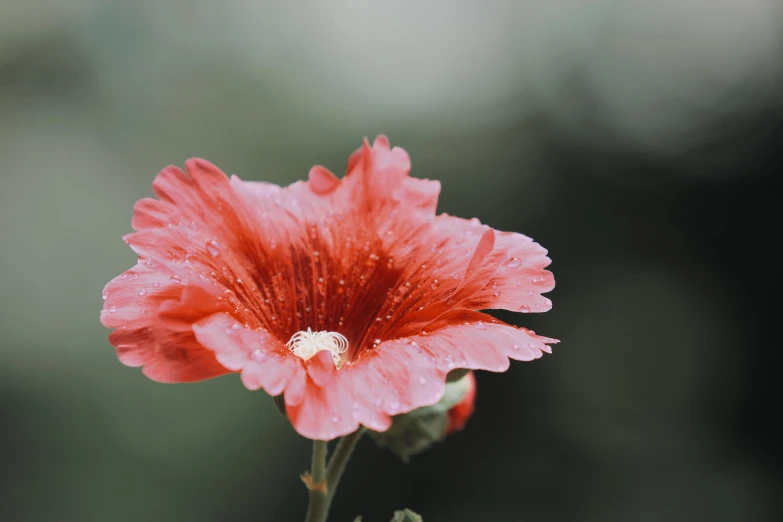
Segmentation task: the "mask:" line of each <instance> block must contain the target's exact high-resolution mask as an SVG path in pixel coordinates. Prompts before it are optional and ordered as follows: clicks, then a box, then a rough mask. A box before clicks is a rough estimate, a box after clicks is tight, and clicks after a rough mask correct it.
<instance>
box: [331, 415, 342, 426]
mask: <svg viewBox="0 0 783 522" xmlns="http://www.w3.org/2000/svg"><path fill="white" fill-rule="evenodd" d="M332 422H334V423H335V424H337V423H338V422H340V417H338V416H337V415H335V416H333V417H332Z"/></svg>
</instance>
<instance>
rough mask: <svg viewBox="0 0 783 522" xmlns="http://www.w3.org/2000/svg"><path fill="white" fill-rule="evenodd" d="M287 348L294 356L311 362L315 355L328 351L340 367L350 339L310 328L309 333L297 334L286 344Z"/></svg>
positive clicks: (301, 332) (335, 333)
mask: <svg viewBox="0 0 783 522" xmlns="http://www.w3.org/2000/svg"><path fill="white" fill-rule="evenodd" d="M285 345H286V347H287V348H288V349H289V350H291V351H292V352H293V353H294V355H296V356H297V357H301V358H302V359H304V360H305V361H309V360H310V359H312V358H313V357H315V354H317V353H318V352H320V351H322V350H328V351H329V352H331V354H332V359H334V364H335V365H337V367H338V368H339V367H340V362H341V361H340V354H341V353H344V352H345V350H347V349H348V339H346V338H345V336H344V335H342V334H339V333H337V332H327V331H325V330H324V331H321V332H314V331H312V330H311V329H310V328H308V329H307V331H304V330H302V331H300V332H296V333H295V334H294V335H292V336H291V339H290V340H289V341H288V342H287V343H285Z"/></svg>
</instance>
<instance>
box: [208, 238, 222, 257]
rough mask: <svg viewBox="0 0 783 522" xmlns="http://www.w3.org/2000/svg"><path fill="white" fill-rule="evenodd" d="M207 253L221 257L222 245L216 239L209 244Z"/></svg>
mask: <svg viewBox="0 0 783 522" xmlns="http://www.w3.org/2000/svg"><path fill="white" fill-rule="evenodd" d="M207 252H209V254H210V255H211V256H212V257H217V256H219V255H220V243H218V242H217V241H215V240H214V239H213V240H212V241H210V242H209V243H207Z"/></svg>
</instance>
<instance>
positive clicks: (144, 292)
mask: <svg viewBox="0 0 783 522" xmlns="http://www.w3.org/2000/svg"><path fill="white" fill-rule="evenodd" d="M139 295H140V296H145V295H147V291H146V290H144V289H143V288H142V289H141V290H139Z"/></svg>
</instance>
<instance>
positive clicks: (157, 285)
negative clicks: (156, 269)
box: [152, 281, 160, 288]
mask: <svg viewBox="0 0 783 522" xmlns="http://www.w3.org/2000/svg"><path fill="white" fill-rule="evenodd" d="M152 287H153V288H159V287H160V283H158V282H157V281H155V282H154V283H152Z"/></svg>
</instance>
